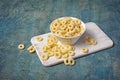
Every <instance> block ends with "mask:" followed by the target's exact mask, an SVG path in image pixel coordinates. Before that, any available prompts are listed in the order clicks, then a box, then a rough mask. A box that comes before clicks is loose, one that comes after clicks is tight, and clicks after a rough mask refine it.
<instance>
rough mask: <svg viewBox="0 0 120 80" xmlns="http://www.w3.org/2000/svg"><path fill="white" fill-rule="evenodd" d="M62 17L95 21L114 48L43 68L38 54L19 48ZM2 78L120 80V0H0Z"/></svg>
mask: <svg viewBox="0 0 120 80" xmlns="http://www.w3.org/2000/svg"><path fill="white" fill-rule="evenodd" d="M62 16H73V17H77V18H80V19H82V20H83V21H84V22H95V23H96V24H97V25H99V26H100V28H101V29H102V30H103V31H104V32H105V33H106V34H107V35H108V36H109V37H110V38H111V39H112V40H113V41H114V47H112V48H110V49H107V50H103V51H100V52H97V53H96V54H92V55H89V56H86V57H82V58H78V59H77V60H76V62H77V63H76V65H75V66H72V67H67V66H65V65H64V64H60V65H56V66H53V67H44V66H43V65H42V64H41V62H40V61H39V58H38V56H37V54H29V53H28V51H27V50H18V48H17V46H18V44H19V43H24V44H25V45H26V48H27V47H28V46H30V45H31V43H30V39H31V37H33V36H35V35H39V34H44V33H47V32H49V24H50V23H51V21H53V20H54V19H56V18H58V17H62ZM0 80H120V0H0Z"/></svg>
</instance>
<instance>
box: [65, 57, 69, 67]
mask: <svg viewBox="0 0 120 80" xmlns="http://www.w3.org/2000/svg"><path fill="white" fill-rule="evenodd" d="M64 64H65V65H67V66H68V65H69V59H68V58H66V59H64Z"/></svg>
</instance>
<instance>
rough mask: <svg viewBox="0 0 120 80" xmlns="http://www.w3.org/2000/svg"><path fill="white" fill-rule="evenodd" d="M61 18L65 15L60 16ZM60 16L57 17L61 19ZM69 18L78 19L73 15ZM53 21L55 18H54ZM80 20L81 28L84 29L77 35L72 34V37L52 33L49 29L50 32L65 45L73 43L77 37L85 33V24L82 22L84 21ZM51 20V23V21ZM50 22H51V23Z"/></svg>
mask: <svg viewBox="0 0 120 80" xmlns="http://www.w3.org/2000/svg"><path fill="white" fill-rule="evenodd" d="M61 18H65V17H61ZM61 18H57V19H61ZM70 18H72V19H78V18H74V17H70ZM79 20H80V19H79ZM54 21H55V20H54ZM54 21H53V22H54ZM80 21H81V23H82V27H83V29H84V31H83V33H81V34H79V35H78V36H74V37H62V36H59V35H56V34H54V33H53V32H52V31H51V33H52V34H53V35H54V36H55V37H56V38H57V39H58V40H59V41H60V42H61V43H62V44H67V45H73V44H75V43H76V42H77V41H78V39H79V38H80V37H81V36H82V35H83V34H84V33H85V31H86V27H85V24H84V22H83V21H82V20H80ZM53 22H52V23H53ZM52 23H51V24H52ZM51 24H50V27H51Z"/></svg>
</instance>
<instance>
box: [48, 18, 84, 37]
mask: <svg viewBox="0 0 120 80" xmlns="http://www.w3.org/2000/svg"><path fill="white" fill-rule="evenodd" d="M63 18H65V17H61V18H57V19H63ZM70 18H72V19H78V18H74V17H70ZM57 19H55V20H57ZM55 20H54V21H55ZM79 20H80V19H79ZM54 21H53V22H54ZM80 21H81V23H82V27H83V29H84V31H83V32H82V33H81V34H79V35H77V36H73V37H63V36H59V35H57V34H54V33H53V32H52V30H51V29H50V31H51V33H52V34H53V35H55V36H57V37H60V38H63V39H71V38H76V37H79V36H82V35H83V34H84V33H85V31H86V27H85V24H84V22H83V21H82V20H80ZM53 22H52V23H53ZM52 23H51V24H52ZM51 24H50V27H51V26H52V25H51Z"/></svg>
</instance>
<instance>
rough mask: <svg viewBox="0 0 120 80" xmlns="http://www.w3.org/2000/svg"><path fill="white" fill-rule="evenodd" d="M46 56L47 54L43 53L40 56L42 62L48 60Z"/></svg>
mask: <svg viewBox="0 0 120 80" xmlns="http://www.w3.org/2000/svg"><path fill="white" fill-rule="evenodd" d="M48 58H49V57H48V55H47V54H45V53H43V54H41V59H42V60H43V61H46V60H48Z"/></svg>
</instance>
